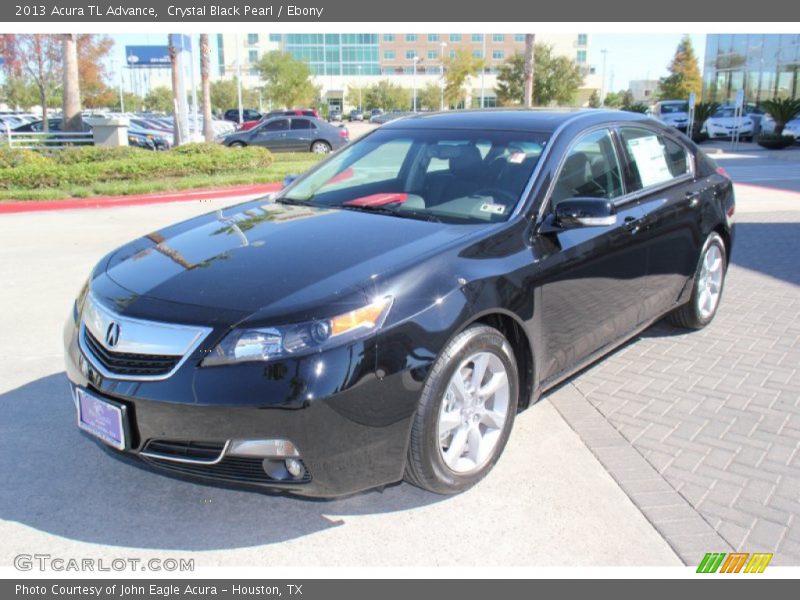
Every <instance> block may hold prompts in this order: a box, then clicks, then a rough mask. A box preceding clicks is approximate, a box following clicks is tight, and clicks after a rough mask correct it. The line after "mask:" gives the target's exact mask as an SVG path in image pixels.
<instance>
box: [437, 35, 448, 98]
mask: <svg viewBox="0 0 800 600" xmlns="http://www.w3.org/2000/svg"><path fill="white" fill-rule="evenodd" d="M439 46H441V48H442V51H441V54H440V56H441V61H442V103H441V106H440V107H439V110H444V49H445V48H447V42H442V43H441V44H439Z"/></svg>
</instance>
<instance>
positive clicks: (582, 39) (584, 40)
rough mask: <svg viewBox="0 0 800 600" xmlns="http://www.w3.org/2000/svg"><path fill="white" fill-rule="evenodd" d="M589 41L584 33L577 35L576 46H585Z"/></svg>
mask: <svg viewBox="0 0 800 600" xmlns="http://www.w3.org/2000/svg"><path fill="white" fill-rule="evenodd" d="M588 41H589V36H588V35H587V34H585V33H579V34H578V46H585V45H586V44H587V43H588Z"/></svg>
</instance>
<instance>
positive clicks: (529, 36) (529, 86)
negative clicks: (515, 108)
mask: <svg viewBox="0 0 800 600" xmlns="http://www.w3.org/2000/svg"><path fill="white" fill-rule="evenodd" d="M535 41H536V34H535V33H526V34H525V62H524V67H523V73H524V88H523V103H524V104H525V107H526V108H530V107H531V106H533V69H534V66H533V63H534V61H533V47H534V42H535Z"/></svg>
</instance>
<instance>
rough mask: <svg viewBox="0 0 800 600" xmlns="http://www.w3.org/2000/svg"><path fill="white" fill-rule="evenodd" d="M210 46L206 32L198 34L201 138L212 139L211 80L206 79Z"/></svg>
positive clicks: (211, 140)
mask: <svg viewBox="0 0 800 600" xmlns="http://www.w3.org/2000/svg"><path fill="white" fill-rule="evenodd" d="M210 56H211V47H210V46H209V44H208V34H207V33H201V34H200V87H201V89H202V90H203V138H205V140H206V141H207V142H213V141H214V128H213V127H212V126H211V118H212V117H211V82H210V81H209V79H208V72H209V70H210V69H209V66H210V65H209V63H210V60H209V58H210Z"/></svg>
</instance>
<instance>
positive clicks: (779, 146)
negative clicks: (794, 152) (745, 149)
mask: <svg viewBox="0 0 800 600" xmlns="http://www.w3.org/2000/svg"><path fill="white" fill-rule="evenodd" d="M756 143H758V145H759V146H761V147H762V148H766V149H768V150H783V149H784V148H788V147H789V146H791V145H792V144H794V138H793V137H792V136H790V135H778V134H776V133H762V134H761V135H759V136H758V138H757V139H756Z"/></svg>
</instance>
